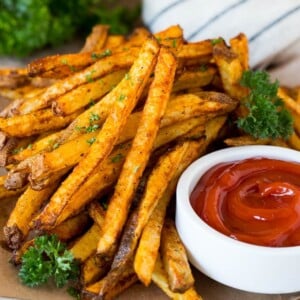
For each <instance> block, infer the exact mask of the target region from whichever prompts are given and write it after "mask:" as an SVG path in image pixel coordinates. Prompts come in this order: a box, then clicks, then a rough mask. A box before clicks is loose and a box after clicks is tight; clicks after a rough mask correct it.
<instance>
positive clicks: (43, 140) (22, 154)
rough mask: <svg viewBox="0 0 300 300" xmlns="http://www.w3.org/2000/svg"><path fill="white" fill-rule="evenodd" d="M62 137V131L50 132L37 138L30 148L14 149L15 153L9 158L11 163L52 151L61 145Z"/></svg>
mask: <svg viewBox="0 0 300 300" xmlns="http://www.w3.org/2000/svg"><path fill="white" fill-rule="evenodd" d="M61 136H62V131H55V132H53V131H50V132H47V133H46V134H45V135H43V136H41V137H40V138H37V139H36V140H35V141H34V142H32V143H31V144H29V145H30V147H28V146H27V147H26V148H25V149H16V148H15V149H14V150H15V151H12V152H13V153H12V154H11V156H10V157H9V160H10V162H12V163H16V162H20V161H22V160H25V159H26V158H28V157H30V156H33V155H36V154H38V153H40V152H44V151H52V150H53V149H55V148H56V146H58V145H59V142H58V141H59V139H60V137H61Z"/></svg>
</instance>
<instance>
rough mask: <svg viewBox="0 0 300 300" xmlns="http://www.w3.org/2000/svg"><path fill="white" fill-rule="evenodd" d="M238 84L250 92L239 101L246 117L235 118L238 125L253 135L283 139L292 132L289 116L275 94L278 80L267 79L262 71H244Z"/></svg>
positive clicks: (291, 122)
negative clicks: (241, 101)
mask: <svg viewBox="0 0 300 300" xmlns="http://www.w3.org/2000/svg"><path fill="white" fill-rule="evenodd" d="M240 84H241V85H242V86H244V87H248V88H249V90H250V92H249V94H248V96H247V97H246V98H245V99H244V102H243V104H244V105H245V106H246V107H247V108H248V110H249V113H248V115H247V116H246V117H244V118H240V119H238V121H237V125H238V127H239V128H241V129H242V130H244V131H245V132H246V133H248V134H250V135H252V136H253V137H255V138H272V139H276V138H284V139H287V138H288V137H289V136H290V135H291V134H292V132H293V119H292V116H291V114H290V113H289V112H288V111H287V110H286V109H285V107H284V103H283V102H282V100H281V99H280V98H279V97H278V96H277V90H278V81H275V82H273V83H272V82H271V81H270V76H269V74H268V73H266V72H265V71H251V70H248V71H245V72H244V73H243V76H242V78H241V81H240Z"/></svg>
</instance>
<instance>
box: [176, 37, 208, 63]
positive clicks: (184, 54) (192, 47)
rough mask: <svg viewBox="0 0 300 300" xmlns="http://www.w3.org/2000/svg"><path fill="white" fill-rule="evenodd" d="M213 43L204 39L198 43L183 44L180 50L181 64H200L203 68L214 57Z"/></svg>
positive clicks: (178, 55)
mask: <svg viewBox="0 0 300 300" xmlns="http://www.w3.org/2000/svg"><path fill="white" fill-rule="evenodd" d="M212 49H213V47H212V43H211V41H210V40H204V41H200V42H196V43H188V44H183V45H181V47H180V48H179V50H178V54H177V57H178V59H179V65H185V66H186V65H200V66H201V68H202V69H205V66H206V64H207V63H209V61H210V60H211V58H212Z"/></svg>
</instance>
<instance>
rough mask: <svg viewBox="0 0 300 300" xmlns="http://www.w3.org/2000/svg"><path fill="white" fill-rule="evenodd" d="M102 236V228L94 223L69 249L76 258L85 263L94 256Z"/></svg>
mask: <svg viewBox="0 0 300 300" xmlns="http://www.w3.org/2000/svg"><path fill="white" fill-rule="evenodd" d="M100 234H101V228H100V227H99V226H98V224H95V223H94V224H93V225H92V227H91V228H90V229H89V230H88V231H87V232H86V233H85V234H84V235H83V236H81V237H80V238H79V239H78V240H77V241H76V242H75V244H74V245H73V246H72V247H71V248H70V249H69V250H70V251H71V253H72V254H73V256H74V258H76V259H78V260H80V261H85V260H86V259H87V258H88V257H90V256H91V255H93V254H94V253H95V252H96V250H97V243H98V240H99V236H100Z"/></svg>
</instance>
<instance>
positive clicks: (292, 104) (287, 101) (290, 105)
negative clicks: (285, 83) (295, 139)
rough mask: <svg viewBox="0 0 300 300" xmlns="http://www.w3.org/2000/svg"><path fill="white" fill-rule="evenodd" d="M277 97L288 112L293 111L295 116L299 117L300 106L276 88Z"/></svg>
mask: <svg viewBox="0 0 300 300" xmlns="http://www.w3.org/2000/svg"><path fill="white" fill-rule="evenodd" d="M277 95H278V97H279V98H281V99H282V100H283V102H284V104H285V106H286V107H287V108H288V109H289V110H291V111H293V112H294V113H296V114H297V115H300V104H299V103H298V102H296V101H294V100H293V99H292V98H291V97H289V96H288V95H287V93H286V92H285V91H284V89H283V88H280V87H279V88H278V92H277Z"/></svg>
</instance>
